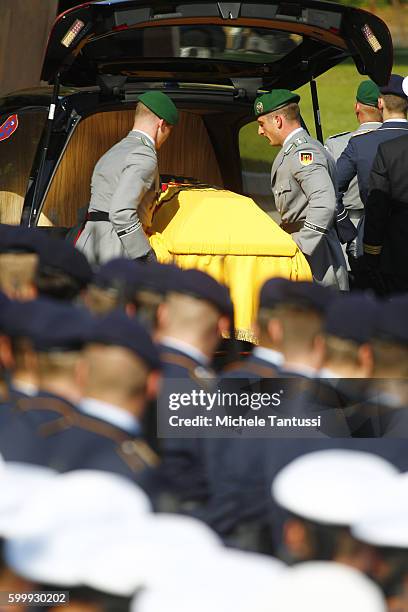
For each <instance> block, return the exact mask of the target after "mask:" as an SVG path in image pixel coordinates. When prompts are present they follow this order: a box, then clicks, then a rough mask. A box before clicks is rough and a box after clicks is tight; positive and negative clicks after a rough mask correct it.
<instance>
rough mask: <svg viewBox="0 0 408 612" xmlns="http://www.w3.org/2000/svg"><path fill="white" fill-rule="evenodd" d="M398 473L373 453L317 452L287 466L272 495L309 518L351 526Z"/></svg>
mask: <svg viewBox="0 0 408 612" xmlns="http://www.w3.org/2000/svg"><path fill="white" fill-rule="evenodd" d="M397 474H399V472H398V470H397V468H396V467H394V466H393V465H392V464H391V463H389V462H388V461H386V460H385V459H382V458H381V457H378V456H377V455H374V454H371V453H366V452H362V451H354V450H343V449H328V450H322V451H316V452H313V453H308V454H306V455H302V456H301V457H298V458H296V459H295V460H294V461H292V462H291V463H289V464H288V465H287V466H285V467H284V468H283V469H282V470H281V471H280V472H279V473H278V475H277V476H276V478H275V479H274V481H273V483H272V495H273V497H274V499H275V501H276V502H277V503H278V504H279V505H280V506H282V507H283V508H285V509H286V510H288V511H289V512H291V513H293V514H296V515H298V516H301V517H303V518H305V519H309V520H312V521H316V522H319V523H325V524H331V525H351V524H352V523H354V522H355V520H356V519H357V518H358V517H359V516H360V515H361V514H362V513H363V512H364V510H365V508H366V506H367V503H368V500H370V499H372V497H373V496H376V495H377V493H378V491H381V488H382V487H383V486H386V485H388V483H389V482H390V481H391V480H392V479H393V478H395V477H396V476H397Z"/></svg>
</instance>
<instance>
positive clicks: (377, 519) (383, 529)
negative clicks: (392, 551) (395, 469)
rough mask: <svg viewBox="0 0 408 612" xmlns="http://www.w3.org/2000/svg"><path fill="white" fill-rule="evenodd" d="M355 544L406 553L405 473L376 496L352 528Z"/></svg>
mask: <svg viewBox="0 0 408 612" xmlns="http://www.w3.org/2000/svg"><path fill="white" fill-rule="evenodd" d="M351 531H352V534H353V535H354V537H355V538H357V539H358V540H361V541H362V542H367V543H368V544H372V545H374V546H385V547H391V548H406V549H408V473H405V474H400V475H399V476H398V477H397V478H396V479H395V480H393V482H392V483H390V486H388V487H384V488H383V489H382V490H381V491H379V493H378V499H377V500H376V503H375V504H371V505H370V506H369V507H368V508H367V509H366V511H365V512H364V514H363V515H362V516H361V517H360V518H359V519H358V520H357V521H356V522H355V523H354V525H352V528H351Z"/></svg>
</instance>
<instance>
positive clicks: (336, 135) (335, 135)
mask: <svg viewBox="0 0 408 612" xmlns="http://www.w3.org/2000/svg"><path fill="white" fill-rule="evenodd" d="M347 134H351V132H350V130H348V131H347V132H340V133H339V134H333V136H329V137H328V139H327V140H326V142H327V141H328V140H333V139H334V138H339V136H347Z"/></svg>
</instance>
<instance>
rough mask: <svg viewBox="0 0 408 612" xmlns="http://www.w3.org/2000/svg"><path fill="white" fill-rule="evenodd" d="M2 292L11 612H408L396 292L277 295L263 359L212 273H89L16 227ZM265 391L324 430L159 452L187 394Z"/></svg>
mask: <svg viewBox="0 0 408 612" xmlns="http://www.w3.org/2000/svg"><path fill="white" fill-rule="evenodd" d="M0 290H1V294H0V363H1V370H0V375H1V412H0V453H1V456H2V463H1V464H0V482H1V484H2V486H1V491H2V494H1V495H0V537H1V538H2V543H3V546H2V564H1V569H0V592H1V593H2V596H3V595H4V593H8V594H9V595H12V596H13V597H14V599H13V600H12V601H13V606H14V609H16V610H25V609H26V607H27V601H30V600H29V599H27V597H28V594H30V593H34V594H35V593H37V594H38V593H40V592H41V593H42V594H43V597H45V595H44V594H46V593H48V594H50V593H51V594H54V595H53V596H54V599H53V600H52V599H51V600H49V602H48V604H47V605H48V607H49V606H50V605H51V607H56V608H57V607H58V606H57V604H60V603H63V599H61V600H60V601H57V600H56V599H55V598H58V597H62V598H63V597H64V595H63V594H64V593H65V594H66V593H67V592H69V595H70V603H69V604H65V605H66V607H67V608H68V609H69V607H70V608H71V609H72V610H80V611H84V612H88V611H90V612H91V611H92V612H94V611H95V612H107V611H120V610H132V611H133V612H173V610H174V611H176V610H177V612H184V611H186V612H187V611H188V612H194V611H197V612H201V611H202V612H204V611H205V612H209V611H211V612H218V611H219V612H227V611H229V610H235V611H236V612H239V611H241V610H242V612H249V611H251V612H269V611H270V612H274V611H279V612H295V611H296V612H299V611H303V612H320V611H322V612H323V611H324V612H327V611H328V610H330V611H331V612H346V611H347V612H386V611H397V610H398V611H400V612H401V611H402V612H403V611H406V610H408V478H407V475H406V472H407V470H408V443H407V434H408V427H407V416H408V413H407V410H408V408H407V406H408V401H407V382H406V381H407V374H408V317H407V312H408V297H407V296H404V295H400V296H399V297H396V298H394V299H392V300H387V301H382V300H380V299H379V298H376V297H374V296H373V295H370V294H364V293H359V292H353V293H343V294H340V293H338V292H335V291H333V290H331V289H329V288H326V287H322V286H319V285H318V284H312V283H306V282H298V283H294V282H291V281H289V280H287V279H283V278H273V279H270V280H268V281H267V282H266V283H265V284H264V286H263V287H262V290H261V293H260V296H259V309H258V313H257V318H256V330H255V331H256V335H257V337H258V341H259V343H258V345H257V346H255V347H249V346H248V345H246V346H245V347H243V346H237V345H236V344H234V342H233V341H231V338H230V340H229V341H228V340H226V338H228V336H229V335H231V333H233V331H232V330H233V306H232V303H231V300H230V296H229V292H228V290H227V288H226V287H225V286H222V285H220V284H219V283H217V282H216V281H215V280H214V279H213V278H211V277H209V276H207V275H206V274H205V273H204V272H200V271H198V270H181V269H179V268H176V267H175V266H172V265H163V264H159V263H138V262H135V261H132V260H130V259H122V258H118V259H113V260H111V261H109V262H108V263H106V264H104V265H102V266H101V267H100V268H99V269H98V270H97V271H96V272H94V271H93V270H92V269H91V267H90V265H89V264H88V262H87V260H86V258H85V256H84V255H83V254H82V253H81V252H79V251H78V250H76V249H75V248H74V247H73V246H72V245H70V244H69V243H67V242H64V241H60V240H55V239H53V238H50V237H49V236H48V235H46V234H45V233H44V232H43V231H42V230H34V229H24V228H21V227H11V226H0ZM251 348H252V350H251ZM274 379H275V380H276V379H279V380H280V381H282V385H283V384H287V383H288V381H290V383H291V384H290V390H291V400H290V401H289V402H288V403H287V404H285V403H283V404H282V406H283V412H282V415H283V416H297V417H299V422H300V423H301V419H302V418H303V417H308V416H314V415H316V414H318V415H319V416H321V426H320V427H314V428H304V429H303V430H302V425H301V424H300V425H299V427H298V428H297V429H296V431H295V433H294V435H292V436H290V435H287V434H285V433H283V430H282V435H279V437H277V436H275V437H273V436H272V437H247V436H245V435H239V432H238V433H237V432H235V433H237V435H233V436H229V435H225V437H208V438H204V437H199V436H197V437H193V436H188V435H186V436H183V437H176V436H175V437H171V436H168V437H163V438H159V437H158V435H157V427H156V425H157V423H156V421H157V413H156V407H157V406H159V409H163V406H164V405H165V400H166V396H165V394H166V392H167V390H168V389H170V390H175V386H174V385H176V389H177V385H180V381H186V383H188V384H189V385H191V388H194V389H206V390H208V389H209V388H225V389H228V390H229V391H231V390H232V389H234V386H235V388H237V389H238V390H242V389H246V390H248V389H249V390H250V391H251V390H253V391H259V388H262V385H268V384H270V383H271V381H273V380H274ZM174 381H176V382H174ZM158 398H161V401H160V402H158V401H157V400H158ZM163 398H164V404H163ZM244 412H245V411H244ZM282 415H281V416H282ZM19 594H20V595H19ZM22 594H26V595H25V597H23V595H22ZM49 596H50V595H49ZM65 596H66V595H65ZM38 597H39V599H36V600H35V599H34V600H32V602H34V603H35V606H36V607H37V608H39V609H41V608H42V607H44V606H45V605H46V603H45V600H44V598H43V599H41V597H40V595H38ZM24 599H25V600H26V601H25V602H24ZM10 601H11V600H10ZM3 605H5V602H4V600H2V602H1V605H0V608H1V609H3V607H2V606H3ZM30 605H33V603H31V604H30ZM68 606H69V607H68ZM7 609H9V608H7Z"/></svg>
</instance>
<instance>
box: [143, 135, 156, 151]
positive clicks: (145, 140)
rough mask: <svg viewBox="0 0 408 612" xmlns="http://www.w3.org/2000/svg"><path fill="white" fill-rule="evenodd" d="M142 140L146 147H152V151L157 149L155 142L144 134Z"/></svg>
mask: <svg viewBox="0 0 408 612" xmlns="http://www.w3.org/2000/svg"><path fill="white" fill-rule="evenodd" d="M140 140H141V141H142V143H143V144H144V145H145V146H146V147H149V149H152V151H156V149H155V148H154V146H153V144H152V143H151V142H150V141H149V140H147V138H145V137H144V136H141V137H140Z"/></svg>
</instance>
